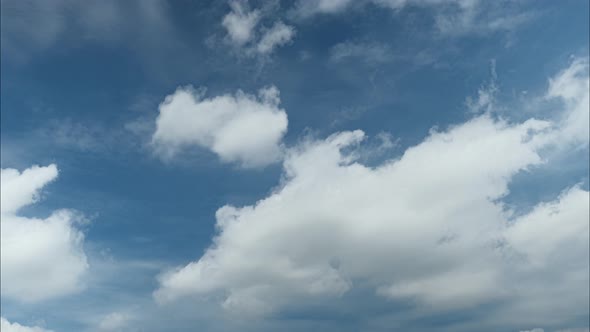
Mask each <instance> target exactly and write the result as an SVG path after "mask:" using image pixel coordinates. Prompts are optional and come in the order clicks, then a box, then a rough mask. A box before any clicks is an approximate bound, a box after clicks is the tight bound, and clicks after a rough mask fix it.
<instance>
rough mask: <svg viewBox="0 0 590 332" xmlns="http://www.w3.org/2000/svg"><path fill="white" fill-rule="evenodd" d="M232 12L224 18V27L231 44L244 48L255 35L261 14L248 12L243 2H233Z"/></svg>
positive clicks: (231, 5)
mask: <svg viewBox="0 0 590 332" xmlns="http://www.w3.org/2000/svg"><path fill="white" fill-rule="evenodd" d="M229 5H230V7H231V12H229V13H228V14H227V15H225V16H224V17H223V21H222V23H221V24H222V25H223V27H224V28H225V29H226V30H227V34H228V37H229V38H230V40H231V42H232V43H234V44H236V45H237V46H243V45H244V44H245V43H247V42H248V41H250V40H251V39H252V37H253V35H254V28H255V27H256V24H258V21H259V20H260V12H259V11H257V10H254V11H248V9H247V8H246V7H245V4H244V3H243V2H239V1H231V2H230V3H229Z"/></svg>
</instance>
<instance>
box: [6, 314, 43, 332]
mask: <svg viewBox="0 0 590 332" xmlns="http://www.w3.org/2000/svg"><path fill="white" fill-rule="evenodd" d="M0 330H1V331H2V332H52V331H51V330H46V329H43V328H40V327H37V326H35V327H29V326H24V325H20V324H19V323H11V322H9V321H8V320H7V319H6V318H4V317H1V318H0Z"/></svg>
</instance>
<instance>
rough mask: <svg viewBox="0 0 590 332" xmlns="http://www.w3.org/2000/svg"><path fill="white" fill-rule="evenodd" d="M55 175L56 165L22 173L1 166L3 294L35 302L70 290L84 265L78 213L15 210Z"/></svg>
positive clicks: (76, 284)
mask: <svg viewBox="0 0 590 332" xmlns="http://www.w3.org/2000/svg"><path fill="white" fill-rule="evenodd" d="M57 175H58V170H57V167H56V166H55V165H53V164H52V165H49V166H45V167H38V166H33V167H31V168H28V169H26V170H24V171H22V172H19V171H18V170H16V169H11V168H8V169H4V168H3V169H2V179H1V181H2V184H1V188H2V205H1V209H0V215H1V222H0V225H1V228H2V233H1V249H2V250H1V278H2V281H1V285H2V296H3V297H7V298H13V299H16V300H19V301H23V302H35V301H40V300H45V299H49V298H54V297H58V296H62V295H66V294H70V293H73V292H75V291H77V290H79V289H80V288H81V284H80V278H81V276H82V275H83V274H84V273H85V272H86V270H87V269H88V264H87V260H86V255H85V254H84V251H83V241H84V235H83V234H82V232H81V231H80V230H79V229H78V228H77V227H76V224H77V222H78V221H80V220H81V217H80V216H79V215H78V214H77V213H75V212H74V211H70V210H58V211H54V212H53V213H52V214H51V215H50V216H49V217H48V218H46V219H40V218H29V217H23V216H20V215H19V214H18V212H19V210H20V209H21V208H23V207H25V206H27V205H30V204H32V203H34V202H36V201H37V200H38V199H39V195H40V190H41V189H42V188H43V187H44V186H45V185H47V184H48V183H49V182H51V181H53V180H54V179H55V178H56V177H57Z"/></svg>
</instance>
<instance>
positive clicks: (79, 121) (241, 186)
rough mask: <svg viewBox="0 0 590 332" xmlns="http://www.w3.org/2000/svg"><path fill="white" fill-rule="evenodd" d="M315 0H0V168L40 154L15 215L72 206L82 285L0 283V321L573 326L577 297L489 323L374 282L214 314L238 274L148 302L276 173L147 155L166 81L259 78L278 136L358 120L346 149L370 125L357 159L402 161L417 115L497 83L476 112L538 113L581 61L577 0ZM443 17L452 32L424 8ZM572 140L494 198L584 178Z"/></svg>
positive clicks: (583, 19) (199, 153) (509, 201)
mask: <svg viewBox="0 0 590 332" xmlns="http://www.w3.org/2000/svg"><path fill="white" fill-rule="evenodd" d="M322 2H323V1H320V0H318V1H311V0H310V1H309V2H308V1H301V2H293V1H279V0H276V1H250V2H249V3H248V2H246V1H239V0H236V1H233V2H231V1H230V2H226V1H156V0H154V1H145V2H144V1H105V2H102V1H89V2H76V1H70V0H51V1H46V2H44V1H28V0H27V1H12V0H6V1H5V0H2V8H1V9H2V11H1V15H2V17H1V19H2V21H1V38H2V40H1V41H2V54H1V68H0V69H1V75H0V79H1V81H0V95H1V97H0V108H1V123H0V129H1V131H0V135H1V144H2V145H1V146H2V151H1V152H2V155H1V157H2V159H1V165H2V168H3V169H6V168H14V169H17V170H19V171H23V170H24V169H26V168H28V167H30V166H32V165H41V166H45V165H49V164H52V163H54V164H56V165H57V167H58V169H59V176H58V177H57V179H56V180H55V181H53V182H52V183H50V184H48V185H47V186H45V187H44V189H43V191H42V194H41V196H40V197H41V199H40V200H39V201H38V202H37V203H36V204H34V205H29V206H26V207H24V208H23V209H21V210H20V211H19V214H20V215H22V216H25V217H30V218H32V217H37V218H46V217H47V216H48V215H50V214H51V213H52V211H55V210H58V209H62V208H67V209H74V210H76V211H79V212H80V213H82V214H83V215H84V216H85V218H86V219H87V220H86V221H85V222H83V223H82V224H80V225H77V226H76V227H78V228H79V229H80V230H81V231H82V232H83V234H84V236H85V238H84V245H83V246H84V252H85V254H86V256H87V257H88V262H89V268H88V271H87V274H86V276H85V277H84V279H83V281H82V284H83V285H84V286H83V287H82V289H81V290H80V291H76V292H74V293H71V294H66V295H64V296H58V297H55V298H51V299H48V300H44V301H38V302H37V301H35V302H28V301H20V300H19V299H17V298H14V297H10V296H4V294H3V296H2V317H5V318H6V319H7V320H9V321H11V322H19V323H20V324H22V325H27V326H41V327H43V328H45V329H50V330H53V331H56V332H57V331H103V330H109V329H110V330H113V331H195V330H208V331H232V330H234V331H238V330H239V331H243V330H260V331H261V330H277V329H278V330H282V331H310V330H318V331H319V330H321V331H348V330H350V331H382V330H383V331H384V330H388V331H439V330H440V331H442V330H445V331H447V330H448V331H459V330H460V331H463V330H465V331H469V330H482V331H516V332H518V331H525V330H527V331H528V330H532V329H533V328H544V329H545V331H547V332H548V331H558V330H560V329H565V328H587V327H588V317H589V316H588V313H587V312H586V314H585V315H584V314H583V313H582V314H581V316H580V315H578V316H577V318H572V319H569V320H565V321H555V322H553V323H547V324H544V323H542V324H534V322H531V324H532V325H530V326H529V325H526V326H523V322H522V321H518V320H513V321H511V320H506V321H502V323H494V319H495V318H494V317H501V316H502V313H501V311H498V313H497V315H498V316H489V315H486V314H485V313H486V312H488V309H489V308H492V309H490V310H489V312H492V311H494V310H495V308H497V307H501V306H503V305H504V304H505V303H506V302H503V301H509V300H507V299H500V298H494V299H493V300H491V301H487V302H485V303H480V304H477V305H472V306H466V307H461V306H458V307H457V308H458V309H454V308H449V309H448V311H447V310H445V311H436V310H434V309H433V311H430V309H424V310H423V311H416V310H415V306H414V305H415V304H416V303H417V302H413V300H409V302H404V301H392V300H388V299H384V298H381V297H379V296H376V295H375V294H378V293H379V291H376V290H375V289H372V290H371V287H372V286H371V285H373V284H372V283H373V282H374V281H367V285H369V286H367V288H363V287H360V289H356V288H354V289H353V290H349V291H348V292H347V293H346V295H343V296H342V297H337V298H328V299H315V300H313V301H312V302H315V303H316V304H315V305H310V304H309V302H297V303H308V304H306V305H298V304H296V303H293V302H288V303H285V301H286V300H285V301H282V300H281V301H279V302H280V303H281V305H277V308H279V309H277V310H273V311H272V313H270V314H265V315H263V316H262V317H259V316H247V317H246V318H244V317H238V318H236V317H234V316H233V314H231V313H228V312H227V310H224V309H220V307H219V304H218V303H219V299H220V298H223V297H224V296H226V295H227V294H228V292H231V291H232V290H235V288H233V287H239V286H238V285H233V286H232V285H229V286H227V288H223V290H218V291H216V292H213V293H211V294H207V295H205V296H196V295H195V296H190V297H189V298H188V299H181V300H180V302H178V303H175V304H174V305H173V306H170V305H166V304H165V305H161V304H158V303H156V301H154V298H153V296H152V293H153V292H154V291H156V290H157V289H158V288H159V280H161V276H162V273H164V272H165V271H168V270H170V269H172V268H175V267H182V266H185V265H187V264H189V263H190V262H192V261H195V260H198V259H199V257H201V256H202V255H203V254H204V253H205V252H206V250H207V248H209V247H210V246H211V245H212V243H213V242H212V241H213V239H214V238H215V237H216V236H217V235H218V234H219V229H217V230H216V226H215V222H216V211H217V210H218V209H219V208H221V207H222V206H224V205H232V206H236V207H242V206H248V205H253V204H255V203H256V202H257V201H259V200H261V199H264V198H265V197H267V196H269V195H271V194H272V193H274V192H275V191H276V190H277V188H280V186H281V185H282V184H284V183H285V181H288V179H287V178H286V175H285V174H284V173H283V171H282V166H281V163H280V162H278V163H277V162H275V163H271V164H268V165H263V166H262V167H255V168H244V167H240V164H239V163H235V162H234V163H232V162H224V161H223V160H221V158H220V157H219V155H217V154H216V152H214V151H212V150H210V149H208V148H207V147H204V146H191V147H189V148H186V149H183V150H182V152H181V153H179V154H177V155H175V157H174V158H163V157H161V156H159V155H158V154H157V153H156V152H155V151H154V149H153V145H152V143H151V142H152V141H153V138H152V135H153V133H154V128H156V122H155V121H156V118H157V117H158V114H159V105H160V104H161V103H162V102H164V100H165V98H166V96H168V95H171V94H173V93H174V92H175V91H176V89H177V88H182V87H185V86H189V85H192V86H193V87H195V88H204V89H206V90H204V91H205V92H204V95H203V98H212V97H215V96H220V95H224V94H228V95H233V94H234V93H235V92H236V91H237V90H242V91H243V92H245V93H247V94H254V95H255V94H256V93H257V91H258V90H259V89H261V88H264V87H267V86H271V85H274V86H275V87H276V88H277V89H278V90H279V91H280V104H279V108H281V109H284V110H285V112H286V114H287V116H288V130H287V132H286V134H285V136H284V138H283V140H282V143H281V144H282V147H283V148H284V149H290V148H295V147H297V146H299V144H302V142H303V141H305V140H313V139H315V140H322V139H325V138H326V137H328V136H330V135H331V134H333V133H336V132H343V131H349V130H356V129H361V130H363V131H364V132H365V134H366V136H367V138H366V140H365V141H364V143H363V145H362V146H366V147H376V146H378V145H379V144H381V143H380V137H386V136H387V137H389V139H390V142H394V143H392V145H391V146H388V148H387V149H380V148H376V149H375V151H377V152H375V153H368V152H367V156H368V157H367V158H366V159H362V160H364V162H366V163H367V164H371V165H379V164H381V163H382V162H384V161H385V160H389V159H396V158H401V157H402V156H403V154H404V151H406V149H408V148H409V147H412V146H415V145H417V144H419V143H421V142H423V141H424V139H425V138H426V137H427V136H428V135H429V132H430V131H431V130H433V128H436V130H438V131H446V130H448V129H449V128H452V127H453V126H456V125H459V124H462V123H464V122H466V121H468V120H470V119H471V118H473V117H476V116H479V114H481V113H477V112H479V111H477V110H475V111H474V110H472V109H470V107H469V103H468V102H467V100H468V98H475V99H477V97H478V91H487V90H486V89H495V90H493V100H494V101H493V105H492V107H493V110H491V111H489V110H488V111H489V112H490V114H491V115H490V116H491V117H492V118H494V119H504V120H505V121H507V122H508V123H520V122H523V121H525V120H527V119H529V118H540V119H549V120H553V119H556V118H557V117H559V116H558V115H557V113H556V112H557V110H556V109H557V108H559V107H560V103H559V102H556V101H551V100H549V101H547V98H545V97H544V96H545V95H546V93H547V92H546V91H547V90H548V87H549V84H550V83H549V82H550V78H552V77H555V76H556V75H557V74H558V73H559V72H560V71H562V70H564V69H565V68H567V67H568V66H569V65H570V64H571V63H572V61H575V60H574V59H586V60H585V61H586V66H587V57H588V45H589V38H590V37H589V14H588V13H589V10H590V6H589V2H588V1H585V0H564V1H527V0H525V1H499V2H498V3H497V4H495V3H491V2H488V1H476V0H473V1H463V0H456V1H455V0H448V1H446V0H445V1H440V3H438V2H436V1H420V0H416V1H410V0H408V1H407V3H405V4H403V5H393V4H394V3H396V1H391V2H388V1H370V0H366V1H359V2H356V1H352V2H351V1H334V3H340V2H341V3H342V5H341V7H338V8H337V9H335V10H323V9H321V8H322V7H321V3H322ZM306 3H307V4H306ZM387 3H391V5H390V6H388V5H387ZM398 3H404V2H403V1H401V2H398ZM306 5H309V8H311V9H309V8H308V7H305V6H306ZM232 6H234V7H232ZM236 6H238V7H240V8H241V10H243V11H245V12H248V11H249V12H255V11H256V12H257V13H258V15H259V20H258V21H257V24H258V25H257V26H256V27H255V28H254V31H256V37H254V39H252V40H251V41H249V42H248V43H247V44H244V45H242V46H240V45H237V46H236V44H235V43H234V42H233V40H232V39H231V38H230V36H229V34H228V31H227V30H226V28H225V26H224V25H223V24H222V20H223V18H224V17H225V16H226V15H228V13H230V11H231V10H232V8H234V9H233V10H235V8H236ZM314 6H316V7H314ZM465 6H467V7H465ZM468 6H473V7H468ZM303 8H308V9H309V10H308V11H307V12H306V11H305V10H304V9H303ZM313 8H315V9H313ZM465 8H474V9H473V11H472V12H471V11H470V10H472V9H465ZM314 10H315V12H314ZM309 11H311V12H309ZM304 12H305V13H306V14H302V13H304ZM445 18H450V22H452V23H451V24H450V27H449V26H441V25H439V24H438V23H437V22H439V21H438V20H442V19H445ZM277 20H280V21H281V22H283V23H284V24H286V25H288V26H289V27H291V28H293V29H294V31H295V33H294V35H293V36H291V38H290V40H289V41H287V42H285V43H283V44H279V45H278V46H277V47H276V48H274V49H273V50H272V52H269V53H265V54H259V53H256V52H257V51H256V49H255V46H252V45H255V43H256V40H258V39H256V38H260V35H261V34H263V33H264V31H267V30H268V28H269V27H270V26H272V25H273V23H274V22H276V21H277ZM445 27H447V28H445ZM265 29H266V30H265ZM339 50H340V51H342V52H343V53H342V54H340V55H339V53H338V51H339ZM586 75H587V72H586ZM586 79H587V78H586ZM544 98H545V99H544ZM480 111H481V110H480ZM269 125H270V124H269ZM385 133H386V134H387V135H385ZM578 145H579V144H578ZM367 150H368V148H367ZM572 151H574V152H563V153H562V152H558V153H556V154H557V155H558V157H556V158H557V159H556V160H557V161H555V162H553V161H552V160H553V159H551V157H550V156H551V155H554V154H552V153H550V154H548V155H546V156H544V157H543V158H546V159H547V162H546V163H544V164H540V165H534V166H531V167H527V168H528V171H526V172H521V173H519V174H517V175H515V177H514V178H513V179H512V181H510V182H509V184H508V186H509V191H508V192H507V194H506V195H504V196H503V197H502V198H501V200H502V201H503V202H504V203H505V206H506V208H507V209H508V208H510V209H513V210H514V211H515V213H516V215H521V214H525V213H527V212H529V211H531V210H532V209H533V207H534V206H535V205H537V204H538V203H539V202H547V201H551V200H554V199H556V198H557V197H558V196H559V195H560V193H561V192H562V191H563V190H564V189H565V188H569V187H572V186H575V185H576V184H579V186H580V188H581V189H582V190H585V191H587V190H588V145H587V142H586V143H585V144H582V146H581V147H580V146H578V147H577V148H576V149H574V150H572ZM440 153H441V154H444V153H445V151H440ZM502 154H503V152H502V151H489V154H488V155H487V156H488V158H490V160H493V159H495V158H497V157H498V156H499V155H502ZM309 162H310V163H311V164H313V161H309ZM491 162H492V161H491ZM311 164H310V167H311ZM441 176H442V177H444V176H445V175H444V174H441ZM3 195H4V191H3ZM317 204H323V203H322V202H317ZM281 220H282V219H281V217H280V216H277V218H276V220H275V222H277V223H280V222H281ZM325 241H329V239H326V240H325ZM400 268H401V269H403V267H400ZM586 272H587V271H586ZM396 275H397V274H396ZM365 277H367V278H368V279H371V278H372V277H370V276H365ZM586 277H587V276H586ZM351 278H352V277H351ZM353 279H354V278H353ZM361 279H362V278H360V279H359V280H356V279H355V281H354V282H353V284H355V285H356V284H360V285H363V284H364V282H365V281H363V280H361ZM371 280H372V279H371ZM562 282H563V281H562ZM3 291H4V289H3ZM582 291H583V290H582ZM224 294H225V295H224ZM281 296H283V295H277V297H278V298H281V299H282V297H281ZM284 296H285V298H287V297H286V296H287V295H284ZM296 298H297V299H300V298H299V297H297V296H296ZM183 301H186V302H183ZM277 301H278V300H277ZM296 301H299V300H296ZM212 303H213V304H212ZM362 303H364V304H362ZM361 304H362V305H361ZM419 307H420V306H419ZM125 308H130V309H129V310H128V311H125V310H126V309H125ZM179 308H180V309H179ZM421 308H422V307H421ZM123 311H125V312H127V313H126V314H124V315H121V317H117V316H116V315H114V316H113V315H111V316H108V315H109V313H111V312H113V313H115V312H123ZM392 313H395V314H392ZM143 314H145V315H147V316H149V317H150V318H145V317H143V316H142V315H143ZM105 317H110V319H111V320H112V321H114V323H113V324H111V325H109V324H107V323H108V322H107V323H104V322H105V320H106V319H107V318H105ZM154 317H161V319H160V320H158V319H156V318H154ZM117 318H120V320H117ZM101 319H102V320H101ZM103 323H104V324H103ZM111 323H112V322H111ZM115 323H119V325H117V324H115ZM551 324H553V325H551ZM3 326H4V325H3ZM478 327H479V328H481V329H479V328H478ZM9 331H10V330H9ZM571 331H574V330H571ZM575 331H578V330H575ZM579 331H587V329H586V330H579Z"/></svg>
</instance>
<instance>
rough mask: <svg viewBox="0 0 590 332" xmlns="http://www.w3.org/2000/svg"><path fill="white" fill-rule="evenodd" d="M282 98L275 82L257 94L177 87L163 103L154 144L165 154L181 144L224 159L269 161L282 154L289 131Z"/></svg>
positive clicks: (248, 164)
mask: <svg viewBox="0 0 590 332" xmlns="http://www.w3.org/2000/svg"><path fill="white" fill-rule="evenodd" d="M279 103H280V98H279V90H278V89H277V88H276V87H274V86H270V87H266V88H263V89H261V90H260V91H259V92H258V96H254V95H250V94H247V93H244V92H242V91H238V92H236V93H235V94H233V95H231V94H225V95H221V96H217V97H212V98H204V92H203V91H197V90H195V89H193V88H192V87H184V88H179V89H177V90H176V92H175V93H174V94H172V95H170V96H168V97H166V99H165V100H164V102H163V103H162V104H161V105H160V114H159V116H158V118H157V120H156V131H155V132H154V134H153V136H152V144H153V147H154V148H155V150H156V152H157V153H158V154H160V155H162V156H164V157H166V158H170V157H172V156H174V155H176V154H177V153H178V152H179V150H181V149H183V148H190V147H202V148H206V149H209V150H211V151H213V152H214V153H215V154H217V155H218V156H219V158H220V159H221V161H223V162H228V163H238V164H239V165H241V166H243V167H247V168H252V167H261V166H265V165H268V164H270V163H273V162H276V161H278V160H279V159H280V157H281V153H282V148H281V141H282V138H283V136H284V135H285V133H286V132H287V123H288V121H287V113H286V112H285V111H284V110H283V109H281V108H280V107H279Z"/></svg>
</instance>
